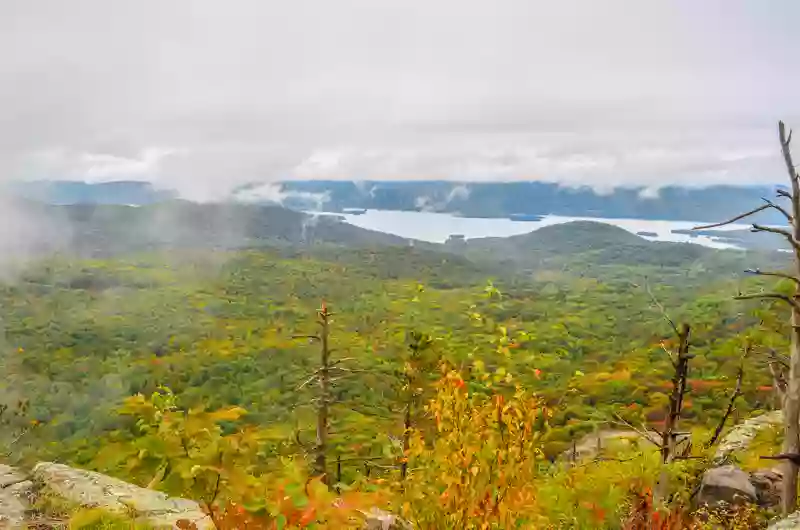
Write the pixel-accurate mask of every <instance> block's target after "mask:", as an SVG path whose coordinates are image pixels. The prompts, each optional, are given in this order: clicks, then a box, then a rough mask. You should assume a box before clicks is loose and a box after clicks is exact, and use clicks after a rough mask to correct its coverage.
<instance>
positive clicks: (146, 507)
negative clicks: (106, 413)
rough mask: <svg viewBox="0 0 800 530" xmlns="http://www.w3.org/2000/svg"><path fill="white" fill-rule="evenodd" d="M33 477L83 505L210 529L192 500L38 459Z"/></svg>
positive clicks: (171, 525) (151, 520)
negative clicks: (190, 523) (185, 521)
mask: <svg viewBox="0 0 800 530" xmlns="http://www.w3.org/2000/svg"><path fill="white" fill-rule="evenodd" d="M33 477H34V479H35V480H36V481H37V482H39V483H40V484H42V485H43V486H45V487H46V488H47V489H48V490H49V491H51V492H52V493H54V494H56V495H58V496H59V497H62V498H63V499H65V500H67V501H69V502H72V503H75V504H78V505H80V506H83V507H86V508H100V509H102V510H105V511H108V512H109V513H115V514H119V515H130V516H132V518H135V519H136V520H140V521H143V522H146V523H147V524H149V525H153V526H156V527H157V528H163V527H168V528H178V526H177V522H178V521H180V520H188V521H191V522H193V523H194V524H195V525H196V526H197V528H198V530H205V529H209V530H210V529H213V528H214V524H213V522H212V521H211V519H210V518H209V517H208V516H207V515H206V514H205V513H203V511H202V510H201V509H200V505H199V504H197V503H196V502H194V501H190V500H186V499H176V498H170V497H167V495H166V494H164V493H161V492H159V491H154V490H149V489H145V488H140V487H138V486H135V485H133V484H129V483H127V482H124V481H122V480H118V479H115V478H112V477H109V476H107V475H103V474H100V473H95V472H92V471H85V470H82V469H74V468H71V467H69V466H65V465H63V464H53V463H50V462H41V463H39V464H37V465H36V467H34V468H33Z"/></svg>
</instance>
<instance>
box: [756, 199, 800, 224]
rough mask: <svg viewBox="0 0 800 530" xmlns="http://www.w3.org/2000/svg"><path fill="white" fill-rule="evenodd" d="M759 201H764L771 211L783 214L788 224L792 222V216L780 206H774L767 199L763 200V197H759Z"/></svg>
mask: <svg viewBox="0 0 800 530" xmlns="http://www.w3.org/2000/svg"><path fill="white" fill-rule="evenodd" d="M761 200H762V201H764V202H765V203H767V205H768V206H769V207H770V208H773V209H775V210H778V211H779V212H781V213H782V214H783V216H784V217H786V220H787V221H789V222H790V223H791V222H792V221H793V220H794V217H792V214H790V213H789V212H788V211H786V210H785V209H784V208H783V207H782V206H779V205H777V204H775V203H774V202H772V201H770V200H769V199H767V198H764V197H761Z"/></svg>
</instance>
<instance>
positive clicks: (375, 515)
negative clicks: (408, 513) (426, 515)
mask: <svg viewBox="0 0 800 530" xmlns="http://www.w3.org/2000/svg"><path fill="white" fill-rule="evenodd" d="M361 513H363V514H364V515H365V516H366V519H367V520H366V521H365V522H364V527H363V528H364V530H412V529H413V527H412V526H411V525H410V524H409V523H408V522H406V521H404V520H402V519H400V518H399V517H397V516H396V515H394V514H391V513H389V512H386V511H384V510H380V509H378V508H372V509H371V510H370V511H368V512H361Z"/></svg>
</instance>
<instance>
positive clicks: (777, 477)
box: [750, 469, 783, 508]
mask: <svg viewBox="0 0 800 530" xmlns="http://www.w3.org/2000/svg"><path fill="white" fill-rule="evenodd" d="M782 483H783V473H782V472H781V471H780V470H779V469H759V470H758V471H753V472H752V473H750V484H752V485H753V487H754V488H755V489H756V502H757V503H758V505H759V506H761V507H762V508H771V507H773V506H778V505H779V504H780V503H781V484H782Z"/></svg>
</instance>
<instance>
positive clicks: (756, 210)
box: [692, 204, 771, 230]
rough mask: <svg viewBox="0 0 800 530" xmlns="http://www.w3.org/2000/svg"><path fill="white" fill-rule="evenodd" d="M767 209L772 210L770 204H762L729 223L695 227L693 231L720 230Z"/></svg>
mask: <svg viewBox="0 0 800 530" xmlns="http://www.w3.org/2000/svg"><path fill="white" fill-rule="evenodd" d="M767 208H771V206H770V205H769V204H762V205H761V206H759V207H758V208H753V209H752V210H750V211H749V212H745V213H743V214H740V215H737V216H736V217H732V218H731V219H728V220H727V221H722V222H721V223H712V224H710V225H701V226H695V227H694V228H692V230H706V229H708V228H718V227H720V226H725V225H729V224H733V223H735V222H736V221H741V220H742V219H744V218H745V217H750V216H751V215H753V214H757V213H758V212H761V211H764V210H766V209H767Z"/></svg>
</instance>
